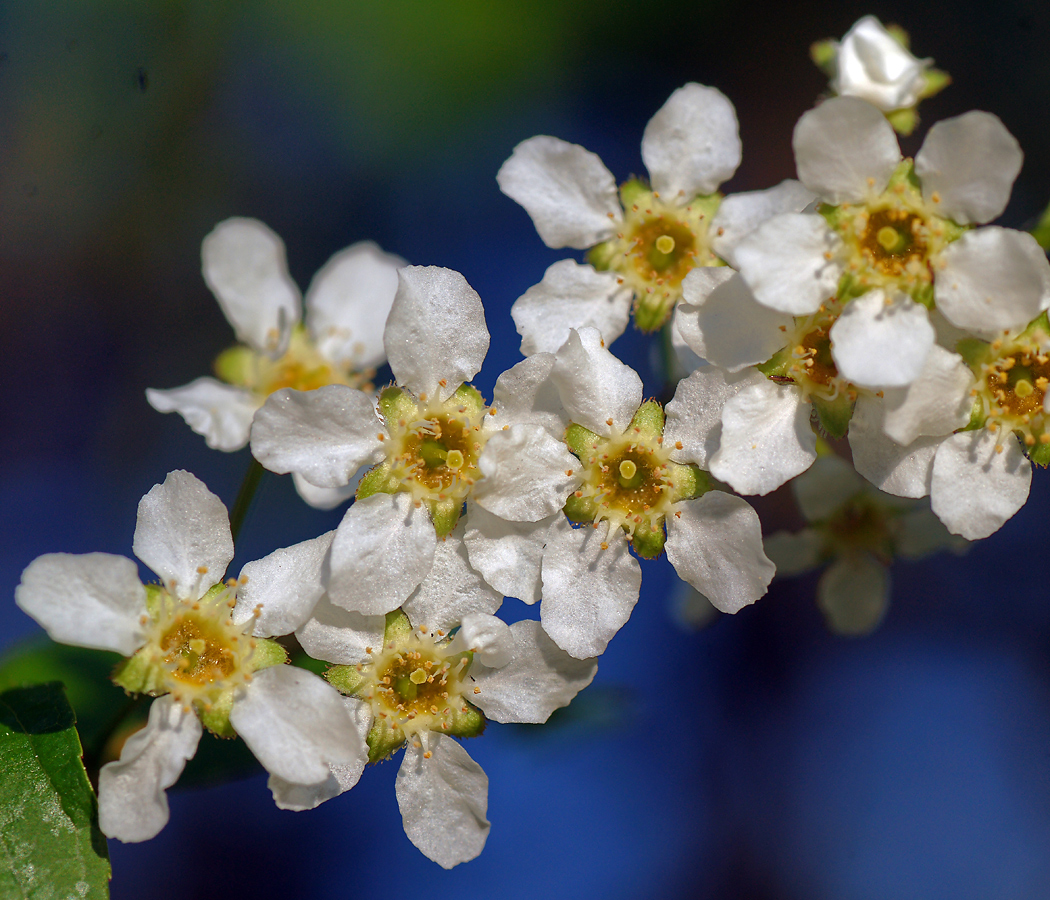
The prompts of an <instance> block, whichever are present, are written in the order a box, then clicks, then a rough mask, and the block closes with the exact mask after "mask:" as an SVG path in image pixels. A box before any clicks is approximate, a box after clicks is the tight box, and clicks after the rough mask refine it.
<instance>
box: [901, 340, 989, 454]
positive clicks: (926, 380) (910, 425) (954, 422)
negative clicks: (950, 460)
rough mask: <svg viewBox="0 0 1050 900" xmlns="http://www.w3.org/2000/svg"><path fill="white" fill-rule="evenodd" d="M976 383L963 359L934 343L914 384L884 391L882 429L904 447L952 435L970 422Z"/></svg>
mask: <svg viewBox="0 0 1050 900" xmlns="http://www.w3.org/2000/svg"><path fill="white" fill-rule="evenodd" d="M973 383H974V377H973V372H971V371H970V367H969V366H968V365H966V363H965V362H963V358H962V357H961V356H959V354H958V353H952V352H950V351H948V350H945V349H944V348H943V347H940V346H938V345H937V344H934V345H933V347H931V348H930V355H929V356H928V357H927V358H926V365H925V366H924V367H923V370H922V374H921V375H920V376H919V377H918V378H916V379H915V381H913V382H912V383H911V384H910V385H908V387H906V388H901V389H898V390H888V391H886V392H885V402H884V404H883V422H882V427H883V430H884V431H885V432H886V434H888V435H889V436H890V437H891V438H893V439H894V440H895V441H897V443H899V444H902V445H907V444H910V443H911V442H912V441H914V440H915V439H916V438H918V437H922V436H925V435H930V436H936V435H942V434H951V433H952V432H953V431H955V430H956V429H957V428H962V427H963V426H964V425H965V424H966V423H967V422H968V421H970V411H971V409H972V408H973V403H972V400H971V398H970V388H971V387H972V386H973Z"/></svg>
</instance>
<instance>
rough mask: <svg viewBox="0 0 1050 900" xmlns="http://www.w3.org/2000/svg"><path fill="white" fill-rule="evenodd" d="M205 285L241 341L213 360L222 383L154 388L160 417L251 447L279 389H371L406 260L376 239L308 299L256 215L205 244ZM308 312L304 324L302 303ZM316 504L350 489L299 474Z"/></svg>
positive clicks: (321, 278) (326, 273) (316, 284)
mask: <svg viewBox="0 0 1050 900" xmlns="http://www.w3.org/2000/svg"><path fill="white" fill-rule="evenodd" d="M201 260H202V265H203V272H204V280H205V281H206V282H207V284H208V287H209V288H211V290H212V293H214V294H215V297H216V299H217V300H218V301H219V305H220V306H221V307H222V311H223V313H225V315H226V318H227V320H228V321H229V322H230V324H231V325H232V326H233V328H234V331H235V332H236V335H237V339H238V340H239V341H240V342H241V343H240V344H238V345H237V346H235V347H231V348H230V349H229V350H226V351H225V352H224V353H223V354H222V355H220V356H219V358H218V360H216V363H215V368H216V373H217V374H218V375H219V379H215V378H210V377H203V378H198V379H196V380H194V381H192V382H190V383H189V384H187V385H183V386H182V387H178V388H172V389H170V390H157V389H155V388H149V389H147V391H146V399H147V400H149V403H150V405H151V406H152V407H153V408H154V409H156V410H157V411H158V412H177V413H179V415H181V416H182V417H183V418H184V419H185V420H186V422H187V424H188V425H189V426H190V427H191V428H192V429H193V430H194V431H196V432H197V433H198V434H200V435H203V437H204V438H205V440H206V441H207V444H208V446H209V447H212V448H214V449H217V450H225V451H234V450H239V449H240V448H241V447H243V446H245V445H246V444H247V443H248V437H249V433H250V430H251V424H252V418H253V416H254V415H255V411H256V410H257V409H259V407H260V406H262V405H263V402H264V401H265V400H266V398H267V397H268V396H269V395H270V394H271V393H273V392H274V391H276V390H279V389H280V388H287V387H293V388H297V389H299V390H311V389H314V388H318V387H321V386H322V385H326V384H348V385H351V386H353V387H366V385H367V384H368V382H369V380H370V379H371V378H372V377H373V376H374V375H375V369H376V368H377V367H378V366H381V365H382V364H383V362H384V361H385V360H386V355H385V353H384V352H383V344H382V338H383V324H384V323H385V321H386V314H387V312H388V311H389V309H390V304H391V303H392V302H393V300H394V292H395V290H396V288H397V274H396V273H397V269H398V268H399V267H401V266H403V265H405V262H404V260H402V259H401V258H400V257H397V256H392V255H390V254H388V253H383V252H382V251H381V250H380V249H379V248H378V247H377V246H376V245H375V244H373V243H371V242H370V241H365V242H362V243H358V244H354V245H352V246H350V247H347V248H346V249H345V250H341V251H340V252H339V253H337V254H335V255H334V256H333V257H332V258H331V259H330V260H329V261H328V262H327V263H325V265H324V266H323V267H322V268H321V269H320V271H318V273H317V274H316V275H315V276H314V279H313V281H312V282H311V283H310V288H309V290H307V292H306V297H305V300H303V301H302V302H300V298H299V289H298V288H297V287H296V285H295V283H294V282H293V281H292V279H291V277H290V276H289V274H288V268H287V264H286V262H285V252H284V244H283V243H282V241H281V239H280V238H279V237H278V236H277V235H276V234H274V233H273V232H272V231H271V230H270V229H269V228H267V227H266V226H265V225H264V224H263V223H262V222H259V221H257V220H255V219H241V218H234V219H226V220H225V221H223V222H220V223H219V224H218V225H217V226H216V227H215V229H214V230H213V231H212V232H211V234H209V235H208V236H207V237H206V238H205V239H204V242H203V244H202V245H201ZM301 306H305V308H306V321H305V324H303V323H301V322H300V319H301V318H302V317H301V315H300V307H301ZM296 488H298V489H300V494H302V495H303V498H304V499H305V500H306V501H307V502H308V503H310V504H311V505H313V506H318V507H320V508H325V509H327V508H331V507H333V506H337V505H339V504H340V503H341V502H343V501H344V500H346V499H347V497H348V496H350V494H351V493H352V491H345V490H344V491H341V492H340V491H336V490H332V489H328V490H321V489H318V488H317V487H315V486H313V485H310V484H309V483H308V482H305V481H304V480H302V479H300V478H296Z"/></svg>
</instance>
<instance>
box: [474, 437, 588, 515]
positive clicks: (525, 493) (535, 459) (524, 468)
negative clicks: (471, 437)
mask: <svg viewBox="0 0 1050 900" xmlns="http://www.w3.org/2000/svg"><path fill="white" fill-rule="evenodd" d="M478 469H479V470H480V471H481V474H482V478H481V480H480V481H479V482H478V483H477V485H476V486H475V487H474V493H473V498H474V501H475V502H476V503H479V504H480V505H481V506H483V507H485V509H487V510H488V511H489V512H490V513H495V514H496V515H497V516H502V517H503V518H504V519H511V520H513V521H515V522H522V521H525V522H538V521H539V520H540V519H545V518H547V517H548V516H551V515H553V514H554V513H556V512H557V511H558V510H559V509H561V508H562V507H563V506H564V505H565V501H566V499H567V498H568V496H569V494H571V493H572V492H573V491H574V490H576V488H578V487H579V486H580V484H581V483H582V482H583V477H582V476H581V474H580V469H581V466H580V461H579V460H578V459H577V458H576V457H575V456H573V454H571V453H570V452H569V450H568V448H567V447H566V446H565V442H564V441H559V440H555V439H554V438H553V437H551V435H550V433H549V432H548V431H547V430H546V429H545V428H542V427H541V426H539V425H512V426H511V427H510V428H508V429H507V430H506V431H497V432H496V433H495V434H494V435H492V437H490V438H489V440H488V443H486V444H485V449H484V450H483V451H482V453H481V456H480V457H479V458H478Z"/></svg>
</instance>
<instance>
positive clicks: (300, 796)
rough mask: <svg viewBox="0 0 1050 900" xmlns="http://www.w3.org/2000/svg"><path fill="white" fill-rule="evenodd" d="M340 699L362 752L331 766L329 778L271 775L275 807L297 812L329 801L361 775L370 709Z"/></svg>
mask: <svg viewBox="0 0 1050 900" xmlns="http://www.w3.org/2000/svg"><path fill="white" fill-rule="evenodd" d="M342 699H343V705H344V706H346V708H347V710H348V712H349V714H350V717H351V719H352V720H353V722H354V725H355V726H356V728H357V733H358V735H359V736H360V738H361V747H362V752H361V755H360V756H359V757H357V758H356V759H355V760H354V761H353V762H351V763H348V764H346V765H334V764H333V765H330V766H329V767H328V768H329V770H330V772H329V775H328V777H327V778H326V779H325V780H324V781H322V782H320V783H319V784H293V783H292V782H290V781H285V780H284V779H283V778H278V777H277V776H276V775H271V776H270V777H269V779H267V781H266V786H267V787H268V788H269V789H270V792H271V793H272V794H273V800H274V803H276V804H277V808H278V809H291V810H295V811H296V812H301V811H303V810H305V809H316V808H317V807H318V806H320V805H321V804H322V803H324V802H325V800H331V799H332V798H333V797H337V796H339V795H340V794H342V793H344V792H345V791H348V790H350V788H352V787H353V786H354V785H355V784H357V782H358V780H359V779H360V778H361V773H362V772H363V771H364V768H365V764H366V763H367V762H368V747H367V746H366V744H365V738H366V737H367V736H368V732H369V730H370V729H371V727H372V718H373V717H372V708H371V707H370V706H369V705H368V704H367V703H362V702H361V701H360V700H355V699H354V698H352V697H343V698H342Z"/></svg>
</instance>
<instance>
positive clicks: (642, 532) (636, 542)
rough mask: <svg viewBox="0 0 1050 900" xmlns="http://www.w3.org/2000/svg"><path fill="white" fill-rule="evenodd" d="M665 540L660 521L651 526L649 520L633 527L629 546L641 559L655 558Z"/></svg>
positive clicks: (662, 547) (662, 548)
mask: <svg viewBox="0 0 1050 900" xmlns="http://www.w3.org/2000/svg"><path fill="white" fill-rule="evenodd" d="M666 540H667V535H666V533H665V532H664V525H663V522H662V521H661V522H660V523H659V524H658V525H656V526H653V524H652V523H651V522H649V521H645V522H642V523H641V524H640V525H639V526H638V527H637V528H635V529H634V536H633V537H632V538H631V546H632V547H633V548H634V552H635V553H637V554H638V555H639V556H640V557H642V559H655V558H656V557H658V556H659V555H660V554H661V553H663V551H664V542H665V541H666Z"/></svg>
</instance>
